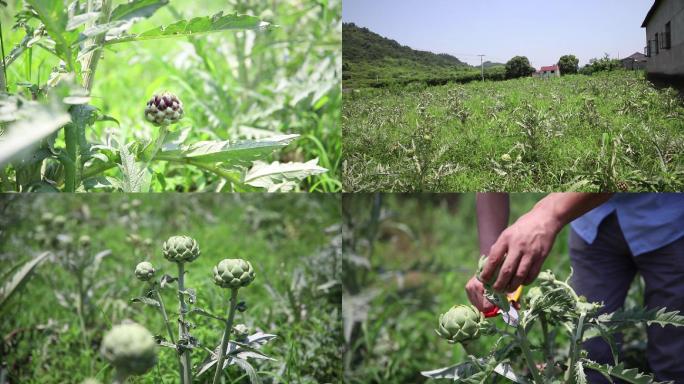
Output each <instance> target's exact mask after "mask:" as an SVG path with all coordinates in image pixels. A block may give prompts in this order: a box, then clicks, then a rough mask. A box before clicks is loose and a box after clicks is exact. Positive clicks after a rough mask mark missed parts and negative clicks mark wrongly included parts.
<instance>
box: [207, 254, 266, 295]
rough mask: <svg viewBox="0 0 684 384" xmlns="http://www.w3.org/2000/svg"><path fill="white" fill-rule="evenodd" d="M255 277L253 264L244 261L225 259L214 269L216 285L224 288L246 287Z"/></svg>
mask: <svg viewBox="0 0 684 384" xmlns="http://www.w3.org/2000/svg"><path fill="white" fill-rule="evenodd" d="M255 277H256V274H255V273H254V268H252V264H250V263H249V261H246V260H242V259H223V260H221V261H220V262H219V263H218V264H217V265H216V266H215V267H214V283H216V285H218V286H219V287H223V288H231V289H236V288H241V287H246V286H248V285H249V283H251V282H252V280H254V278H255Z"/></svg>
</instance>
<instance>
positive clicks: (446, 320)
mask: <svg viewBox="0 0 684 384" xmlns="http://www.w3.org/2000/svg"><path fill="white" fill-rule="evenodd" d="M484 321H485V317H484V314H482V313H481V312H480V311H478V310H477V308H475V307H473V306H472V305H454V306H453V307H451V309H450V310H449V311H448V312H447V313H444V314H442V315H440V316H439V329H437V330H435V331H436V332H437V334H438V335H439V336H441V337H443V338H445V339H447V340H448V341H449V342H450V343H452V344H453V343H458V342H464V341H468V340H473V339H476V338H478V337H479V336H480V330H481V328H482V327H483V325H484Z"/></svg>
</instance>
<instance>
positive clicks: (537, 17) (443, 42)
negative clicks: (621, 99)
mask: <svg viewBox="0 0 684 384" xmlns="http://www.w3.org/2000/svg"><path fill="white" fill-rule="evenodd" d="M652 4H653V0H564V1H558V0H546V1H540V0H343V2H342V19H343V21H344V22H353V23H355V24H356V25H358V26H361V27H367V28H368V29H370V30H371V31H373V32H375V33H378V34H380V35H382V36H384V37H387V38H390V39H393V40H396V41H398V42H399V43H400V44H402V45H408V46H409V47H411V48H414V49H419V50H425V51H432V52H435V53H448V54H451V55H453V56H456V57H458V58H459V59H461V60H462V61H465V62H467V63H469V64H477V65H479V64H480V58H479V57H478V56H477V55H478V54H484V55H486V56H485V58H484V60H485V61H487V60H489V61H494V62H500V63H505V62H506V61H508V60H509V59H510V58H512V57H513V56H516V55H522V56H527V58H528V59H530V63H531V64H532V66H534V67H536V68H539V67H541V66H543V65H552V64H555V63H557V62H558V59H559V58H560V57H561V56H562V55H565V54H574V55H575V56H577V58H579V60H580V65H584V64H586V63H587V62H589V59H591V58H594V57H603V55H604V54H605V53H608V54H609V55H610V56H611V57H615V58H617V57H620V58H622V57H626V56H629V55H631V54H633V53H634V52H643V49H644V46H645V45H646V37H645V36H646V32H645V29H643V28H641V23H642V22H643V20H644V17H645V16H646V13H647V12H648V10H649V8H650V7H651V5H652ZM343 44H344V41H343Z"/></svg>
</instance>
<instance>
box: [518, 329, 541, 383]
mask: <svg viewBox="0 0 684 384" xmlns="http://www.w3.org/2000/svg"><path fill="white" fill-rule="evenodd" d="M517 333H518V342H519V343H520V349H521V350H522V352H523V355H524V356H525V361H526V362H527V367H528V368H529V370H530V373H531V374H532V379H533V381H534V382H535V383H537V384H544V379H543V378H542V377H541V375H540V374H539V371H538V370H537V365H536V364H535V362H534V357H533V356H532V349H531V347H530V342H529V341H528V340H527V333H526V332H525V327H524V326H522V325H520V326H518V328H517Z"/></svg>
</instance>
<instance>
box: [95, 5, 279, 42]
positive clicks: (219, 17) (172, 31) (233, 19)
mask: <svg viewBox="0 0 684 384" xmlns="http://www.w3.org/2000/svg"><path fill="white" fill-rule="evenodd" d="M269 25H270V24H269V23H267V22H265V21H261V20H260V19H259V18H258V17H256V16H249V15H238V14H237V13H234V14H230V15H223V13H222V12H219V13H217V14H215V15H214V16H204V17H195V18H192V19H190V20H181V21H177V22H175V23H173V24H170V25H167V26H160V27H157V28H154V29H151V30H149V31H145V32H143V33H140V34H134V35H126V36H121V37H117V38H114V39H110V40H107V41H106V42H105V44H106V45H111V44H117V43H123V42H129V41H141V40H153V39H167V38H173V37H183V36H190V35H196V34H202V33H211V32H220V31H225V30H230V29H240V30H244V29H266V28H268V27H269Z"/></svg>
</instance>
